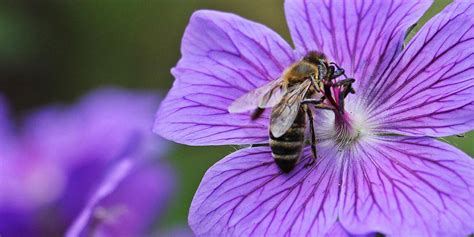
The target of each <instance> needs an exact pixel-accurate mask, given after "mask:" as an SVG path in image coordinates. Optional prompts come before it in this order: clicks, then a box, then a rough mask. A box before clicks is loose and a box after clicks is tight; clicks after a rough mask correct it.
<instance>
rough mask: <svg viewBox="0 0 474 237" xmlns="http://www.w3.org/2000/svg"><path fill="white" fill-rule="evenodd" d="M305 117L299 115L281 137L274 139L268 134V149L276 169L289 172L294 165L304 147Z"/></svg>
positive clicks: (302, 114)
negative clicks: (276, 166) (270, 151)
mask: <svg viewBox="0 0 474 237" xmlns="http://www.w3.org/2000/svg"><path fill="white" fill-rule="evenodd" d="M305 128H306V117H305V115H304V112H303V113H301V112H300V113H299V114H298V116H297V118H296V120H295V122H294V123H293V124H292V126H291V127H290V128H289V129H288V131H286V133H285V134H283V135H282V136H281V137H278V138H276V137H274V136H273V134H272V133H271V132H270V148H271V150H272V155H273V158H274V159H275V162H276V163H277V165H278V167H280V169H281V170H283V171H284V172H290V171H291V170H292V169H293V168H294V167H295V165H296V162H297V161H298V159H299V157H300V156H301V151H302V149H303V146H304V132H305Z"/></svg>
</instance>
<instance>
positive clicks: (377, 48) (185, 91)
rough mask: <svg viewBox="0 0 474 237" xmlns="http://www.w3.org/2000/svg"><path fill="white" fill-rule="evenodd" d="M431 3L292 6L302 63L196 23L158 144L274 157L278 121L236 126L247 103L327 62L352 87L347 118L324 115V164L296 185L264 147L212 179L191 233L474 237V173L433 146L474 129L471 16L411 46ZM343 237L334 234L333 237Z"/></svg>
mask: <svg viewBox="0 0 474 237" xmlns="http://www.w3.org/2000/svg"><path fill="white" fill-rule="evenodd" d="M430 4H431V1H421V0H419V1H411V0H410V1H408V0H406V1H402V0H392V1H382V0H379V1H377V0H372V1H362V0H360V1H358V0H351V1H310V0H306V1H305V0H287V1H285V13H286V17H287V20H288V25H289V28H290V32H291V36H292V39H293V42H294V45H295V48H296V50H293V49H292V48H291V47H290V45H289V44H288V43H286V42H285V41H284V40H283V39H282V38H281V37H279V36H278V35H277V34H276V33H274V32H273V31H271V30H270V29H268V28H267V27H265V26H263V25H260V24H257V23H254V22H251V21H248V20H245V19H242V18H240V17H239V16H236V15H233V14H228V13H221V12H215V11H198V12H196V13H194V14H193V16H192V17H191V20H190V23H189V25H188V27H187V29H186V31H185V33H184V37H183V42H182V48H181V53H182V58H181V60H180V61H179V62H178V65H177V66H176V67H175V68H173V70H172V73H173V75H174V76H175V78H176V81H175V82H174V85H173V88H172V89H171V91H170V92H169V94H168V95H167V97H166V99H165V100H164V101H163V102H162V104H161V108H160V109H159V111H158V117H157V120H156V122H155V127H154V131H155V132H157V133H159V134H160V135H162V136H164V137H166V138H168V139H170V140H173V141H176V142H179V143H184V144H189V145H228V144H238V145H246V144H260V143H268V139H269V137H268V134H269V133H268V125H269V114H270V111H268V110H267V111H265V112H264V113H263V115H262V117H261V118H260V119H257V120H255V121H252V120H251V119H250V114H251V111H250V112H248V113H229V112H228V109H229V106H230V105H231V104H232V103H233V102H234V101H235V100H236V99H237V98H239V97H241V96H242V95H244V94H246V93H248V92H250V91H252V90H255V89H256V88H259V87H261V86H263V85H266V84H268V83H269V82H270V81H272V80H275V79H277V78H279V77H280V76H281V75H282V72H283V71H284V70H285V68H287V67H288V66H290V65H291V64H292V63H295V62H297V61H299V60H300V59H301V58H302V56H303V55H305V54H306V53H308V52H309V51H313V50H315V51H320V52H323V53H324V54H326V55H327V57H328V59H329V61H331V62H335V63H337V64H338V65H339V66H341V67H342V68H344V69H345V71H346V74H347V76H349V77H352V78H355V79H356V81H355V83H354V84H353V87H354V88H355V90H356V93H355V94H350V95H348V96H347V98H346V99H345V107H344V108H345V111H344V116H340V115H337V114H336V115H335V113H333V112H332V111H326V110H324V111H323V110H317V111H316V112H317V113H316V115H315V119H314V122H315V124H316V134H317V137H318V146H317V149H318V158H317V161H316V163H315V164H314V165H312V166H309V167H305V165H306V164H307V163H308V162H309V160H310V159H312V156H311V153H310V149H309V147H306V148H305V149H304V154H303V156H302V157H301V158H300V161H299V163H298V164H297V165H296V167H295V168H294V169H293V170H292V171H291V172H290V173H288V174H285V173H284V172H282V171H280V170H279V169H278V167H277V165H276V164H275V162H274V160H273V158H272V154H271V151H270V148H269V147H266V146H261V147H247V148H244V149H242V150H239V151H237V152H234V153H232V154H230V155H229V156H227V157H226V158H224V159H223V160H221V161H219V162H218V163H217V164H215V165H214V166H212V167H211V168H210V169H209V170H208V171H207V173H206V175H205V176H204V178H203V180H202V182H201V185H200V187H199V189H198V191H197V193H196V194H195V197H194V200H193V202H192V205H191V209H190V214H189V224H190V226H191V228H192V229H193V231H194V232H195V233H196V234H197V235H198V236H219V235H225V236H247V235H255V236H263V235H267V236H283V235H285V236H286V235H289V236H290V235H291V236H324V235H329V236H331V235H341V234H345V235H349V233H351V234H370V233H374V232H381V233H384V234H388V235H392V236H462V235H467V234H469V233H472V232H474V222H473V221H472V220H473V219H474V202H473V201H472V197H473V196H474V172H473V170H474V161H473V160H472V159H471V158H470V157H469V156H468V155H466V154H464V153H463V152H461V151H460V150H458V149H456V148H454V147H452V146H450V145H447V144H445V143H442V142H440V141H438V140H436V139H435V138H436V137H441V136H449V135H454V134H459V133H464V132H468V131H470V130H472V129H473V128H474V88H473V87H474V80H473V78H474V76H473V75H474V47H472V45H473V43H474V41H473V36H474V29H473V28H474V27H473V23H474V4H473V3H471V2H470V1H455V2H454V3H452V4H451V5H449V6H448V7H447V8H446V9H444V10H443V11H442V12H441V13H439V14H438V15H437V16H435V17H434V18H433V19H431V20H430V21H429V22H427V23H426V25H424V26H423V28H422V29H421V30H420V31H419V32H418V33H417V34H416V36H415V37H414V38H413V39H412V40H411V41H410V42H409V43H408V44H407V45H406V46H405V45H404V39H405V36H406V34H407V29H408V28H409V27H410V26H411V25H413V24H414V23H416V21H417V20H418V19H419V18H420V17H421V16H422V15H423V13H424V12H425V11H426V10H427V9H428V8H429V6H430ZM337 233H339V234H337Z"/></svg>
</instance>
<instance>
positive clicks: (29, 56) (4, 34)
mask: <svg viewBox="0 0 474 237" xmlns="http://www.w3.org/2000/svg"><path fill="white" fill-rule="evenodd" d="M448 3H449V1H436V2H435V4H434V6H433V7H432V8H431V9H430V10H429V11H428V12H427V13H426V14H425V16H424V17H423V18H422V20H421V23H424V22H426V20H428V19H429V18H430V17H432V16H433V15H434V14H436V13H437V12H439V11H440V10H441V9H442V8H443V7H444V6H445V5H447V4H448ZM197 9H215V10H222V11H228V12H234V13H236V14H238V15H241V16H243V17H245V18H247V19H251V20H254V21H257V22H260V23H263V24H265V25H267V26H269V27H270V28H272V29H274V30H275V31H276V32H278V33H279V34H281V35H282V36H283V37H284V38H285V39H287V40H289V42H291V40H290V37H289V32H288V29H287V27H286V22H285V18H284V11H283V0H277V1H276V0H259V1H250V0H239V1H237V0H227V1H221V0H187V1H184V0H181V1H180V0H154V1H132V0H130V1H125V0H97V1H60V0H43V1H10V3H5V2H4V3H2V4H1V5H0V91H1V92H2V93H4V94H6V95H7V97H8V99H9V101H10V102H11V103H12V105H11V106H12V108H13V110H14V115H15V117H16V118H21V117H22V116H23V115H24V114H25V113H27V112H28V111H30V110H31V109H33V108H35V107H37V106H41V105H46V104H48V103H52V102H73V101H74V100H75V99H76V98H78V97H79V96H81V95H82V94H84V93H86V92H88V91H89V90H92V89H94V88H96V87H99V86H104V85H118V86H122V87H126V88H143V89H156V90H162V91H163V93H164V92H166V91H167V90H168V89H169V88H170V87H171V84H172V82H173V77H172V76H171V74H170V68H171V67H173V66H174V65H175V64H176V62H177V61H178V59H179V57H180V51H179V48H180V41H181V37H182V34H183V32H184V28H185V26H186V24H187V22H188V20H189V17H190V15H191V14H192V12H193V11H195V10H197ZM417 28H418V29H419V26H418V27H417ZM447 142H449V143H451V144H453V145H455V146H457V147H459V148H461V149H463V150H464V151H465V152H467V153H468V154H469V155H470V156H474V147H473V146H472V144H474V133H472V132H471V133H469V134H466V135H465V138H448V139H447ZM235 149H236V148H234V147H212V148H208V147H188V146H182V145H175V146H174V147H173V149H172V152H171V153H170V154H169V155H168V157H167V159H168V160H169V162H170V163H171V164H172V165H173V166H174V167H175V169H176V173H177V176H178V179H179V182H178V183H179V187H177V192H176V194H175V195H174V197H173V199H172V202H171V204H170V205H169V207H168V209H167V211H166V214H165V218H163V219H161V220H160V222H159V223H157V225H160V226H161V227H164V228H168V227H170V226H174V225H184V224H186V219H187V211H188V208H189V205H190V203H191V200H192V197H193V194H194V192H195V190H196V188H197V187H198V185H199V182H200V180H201V178H202V176H203V174H204V172H205V171H206V170H207V169H208V168H209V167H210V166H211V165H212V164H213V163H215V162H216V161H218V160H219V159H221V158H222V157H224V156H225V155H227V154H229V153H230V152H232V151H234V150H235Z"/></svg>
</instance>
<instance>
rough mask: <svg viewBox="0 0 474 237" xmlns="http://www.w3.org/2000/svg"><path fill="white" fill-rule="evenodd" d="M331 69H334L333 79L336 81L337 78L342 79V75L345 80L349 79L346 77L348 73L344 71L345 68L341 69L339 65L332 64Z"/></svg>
mask: <svg viewBox="0 0 474 237" xmlns="http://www.w3.org/2000/svg"><path fill="white" fill-rule="evenodd" d="M330 65H331V66H330V67H332V68H333V69H332V70H333V74H332V77H331V79H334V78H337V77H340V76H342V75H344V78H347V76H346V73H345V71H344V69H343V68H341V67H339V65H337V64H336V63H334V62H332V63H330Z"/></svg>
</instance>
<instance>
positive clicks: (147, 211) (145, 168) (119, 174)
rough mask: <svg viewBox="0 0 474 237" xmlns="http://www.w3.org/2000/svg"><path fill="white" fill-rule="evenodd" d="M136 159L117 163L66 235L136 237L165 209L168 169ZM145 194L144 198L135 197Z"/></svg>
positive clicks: (168, 183) (169, 178)
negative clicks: (91, 234)
mask: <svg viewBox="0 0 474 237" xmlns="http://www.w3.org/2000/svg"><path fill="white" fill-rule="evenodd" d="M138 160H139V159H137V158H136V157H130V158H125V159H123V160H121V161H120V162H119V163H118V164H116V165H115V166H114V167H112V169H111V170H110V173H108V175H107V176H106V177H105V179H104V180H103V182H102V183H101V185H100V186H99V188H98V189H97V191H96V192H95V193H94V194H93V196H92V197H91V199H90V200H89V202H88V203H87V205H86V206H85V208H84V209H83V210H82V212H81V213H80V215H79V216H78V217H77V219H76V220H75V221H74V223H73V224H72V225H71V226H70V228H69V230H68V233H67V236H82V235H81V233H89V234H90V233H92V231H93V232H94V235H97V236H139V235H143V234H144V233H145V231H148V230H147V228H149V227H150V225H151V224H152V222H153V220H154V219H155V217H156V214H157V213H160V211H161V210H162V209H163V208H164V206H165V204H166V203H165V202H166V200H167V198H168V196H169V193H170V191H171V190H170V189H171V186H172V178H171V176H172V175H171V172H170V169H169V168H168V167H166V166H156V165H152V164H150V163H147V164H146V165H144V163H142V164H138V163H139V162H137V161H138ZM137 193H144V194H145V193H146V195H136V194H137Z"/></svg>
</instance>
